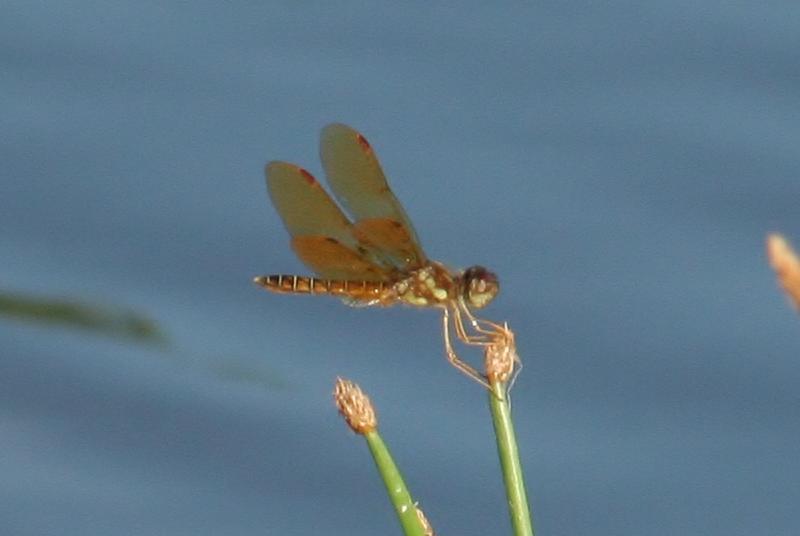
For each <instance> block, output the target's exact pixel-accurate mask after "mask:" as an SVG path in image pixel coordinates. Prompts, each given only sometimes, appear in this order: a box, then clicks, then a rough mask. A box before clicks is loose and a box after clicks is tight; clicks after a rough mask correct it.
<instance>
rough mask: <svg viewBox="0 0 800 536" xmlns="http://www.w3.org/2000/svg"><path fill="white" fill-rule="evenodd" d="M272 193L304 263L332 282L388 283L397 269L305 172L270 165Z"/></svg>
mask: <svg viewBox="0 0 800 536" xmlns="http://www.w3.org/2000/svg"><path fill="white" fill-rule="evenodd" d="M266 176H267V191H268V192H269V195H270V198H271V199H272V204H273V205H275V209H276V210H277V211H278V214H279V215H280V216H281V218H282V219H283V223H284V225H285V226H286V229H287V230H288V231H289V234H290V235H291V237H292V249H293V250H294V252H295V254H297V256H298V258H299V259H300V260H301V261H303V263H304V264H305V265H306V266H308V267H309V268H311V269H312V270H313V271H314V272H316V273H317V274H318V275H319V276H320V277H324V278H328V279H346V280H364V281H385V280H388V279H390V277H391V275H392V273H393V271H394V267H393V266H391V265H389V264H387V263H384V262H382V261H381V259H380V258H378V257H376V256H375V255H374V254H373V253H372V252H371V251H369V250H368V249H367V248H365V247H364V246H362V245H361V244H360V243H359V240H358V239H357V238H356V237H355V235H354V232H353V224H352V223H351V222H350V220H348V219H347V217H346V216H345V215H344V213H343V212H342V211H341V209H340V208H339V207H338V206H337V205H336V203H335V202H334V201H333V200H332V199H331V198H330V196H329V195H328V193H327V192H326V191H325V189H324V188H322V186H321V185H320V183H319V182H317V180H316V179H315V178H314V177H313V175H311V173H309V172H308V171H306V170H305V169H303V168H301V167H299V166H296V165H294V164H289V163H287V162H270V163H269V164H267V168H266Z"/></svg>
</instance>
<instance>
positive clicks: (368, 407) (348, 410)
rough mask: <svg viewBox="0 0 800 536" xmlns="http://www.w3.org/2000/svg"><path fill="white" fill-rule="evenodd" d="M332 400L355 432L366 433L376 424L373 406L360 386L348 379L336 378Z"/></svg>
mask: <svg viewBox="0 0 800 536" xmlns="http://www.w3.org/2000/svg"><path fill="white" fill-rule="evenodd" d="M333 400H334V402H335V403H336V407H337V408H338V409H339V413H340V414H341V415H342V417H344V420H345V421H346V422H347V425H348V426H349V427H350V429H351V430H353V431H354V432H355V433H357V434H361V435H364V434H367V433H369V432H372V431H373V430H375V428H376V427H377V426H378V418H377V417H376V415H375V408H373V407H372V402H371V401H370V399H369V397H368V396H367V395H365V394H364V392H363V391H362V390H361V388H360V387H359V386H358V385H356V384H355V383H353V382H351V381H350V380H345V379H343V378H336V386H335V387H334V389H333Z"/></svg>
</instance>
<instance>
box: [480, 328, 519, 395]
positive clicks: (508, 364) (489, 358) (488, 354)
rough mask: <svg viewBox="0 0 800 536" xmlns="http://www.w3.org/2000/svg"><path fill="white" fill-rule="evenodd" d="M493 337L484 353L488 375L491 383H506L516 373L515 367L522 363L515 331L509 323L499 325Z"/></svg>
mask: <svg viewBox="0 0 800 536" xmlns="http://www.w3.org/2000/svg"><path fill="white" fill-rule="evenodd" d="M491 339H492V340H491V342H490V343H489V344H487V345H486V349H485V350H484V354H483V356H484V366H485V367H486V377H487V378H488V379H489V383H498V382H501V383H505V382H507V381H508V380H509V379H510V378H511V377H512V375H513V374H514V367H515V366H516V365H517V364H518V363H520V359H519V356H518V355H517V345H516V343H515V342H514V332H513V331H511V330H510V329H509V328H508V323H504V324H503V325H502V326H500V325H497V327H496V330H495V332H494V333H493V334H492V335H491Z"/></svg>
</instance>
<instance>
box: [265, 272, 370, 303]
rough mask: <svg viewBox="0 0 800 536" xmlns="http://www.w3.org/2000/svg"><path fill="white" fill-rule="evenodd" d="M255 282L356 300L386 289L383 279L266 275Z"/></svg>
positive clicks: (286, 291) (270, 287) (274, 288)
mask: <svg viewBox="0 0 800 536" xmlns="http://www.w3.org/2000/svg"><path fill="white" fill-rule="evenodd" d="M255 282H256V283H257V284H259V285H261V286H262V287H264V288H266V289H267V290H271V291H272V292H278V293H281V294H331V295H334V296H347V297H350V298H352V299H354V300H375V299H378V298H380V297H381V296H382V294H383V292H384V290H385V289H386V284H385V283H384V282H383V281H348V280H338V279H318V278H316V277H307V276H301V275H265V276H261V277H257V278H256V279H255Z"/></svg>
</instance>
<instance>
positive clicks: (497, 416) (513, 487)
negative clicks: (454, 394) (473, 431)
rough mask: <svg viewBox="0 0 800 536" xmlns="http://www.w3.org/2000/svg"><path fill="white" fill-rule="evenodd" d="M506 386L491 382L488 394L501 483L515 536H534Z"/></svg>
mask: <svg viewBox="0 0 800 536" xmlns="http://www.w3.org/2000/svg"><path fill="white" fill-rule="evenodd" d="M506 385H507V384H506V383H504V382H491V386H492V390H491V391H489V406H490V407H491V410H492V422H493V423H494V431H495V436H496V437H497V452H498V455H499V456H500V465H501V466H502V469H503V480H504V482H505V485H506V496H507V497H508V507H509V514H510V515H511V525H512V527H513V528H514V536H533V534H534V531H533V522H532V520H531V513H530V510H529V508H528V497H527V494H526V493H525V481H524V478H523V475H522V464H521V463H520V461H519V451H518V449H517V439H516V437H515V435H514V423H513V422H512V420H511V407H510V405H509V403H508V396H507V394H506Z"/></svg>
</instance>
